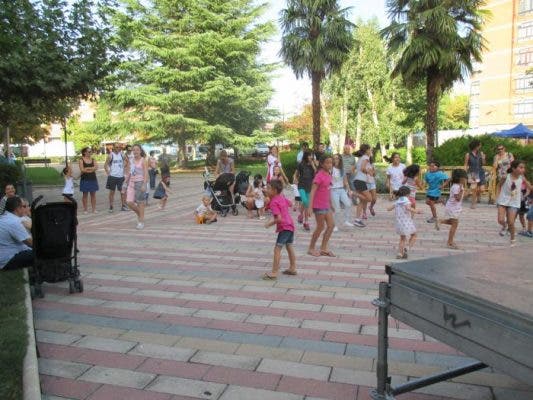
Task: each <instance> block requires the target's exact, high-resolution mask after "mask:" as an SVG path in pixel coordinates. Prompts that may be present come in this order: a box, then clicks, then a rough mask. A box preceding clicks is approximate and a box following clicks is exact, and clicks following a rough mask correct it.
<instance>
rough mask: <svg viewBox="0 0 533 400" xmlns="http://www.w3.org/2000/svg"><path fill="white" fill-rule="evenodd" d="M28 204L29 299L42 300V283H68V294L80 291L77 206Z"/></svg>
mask: <svg viewBox="0 0 533 400" xmlns="http://www.w3.org/2000/svg"><path fill="white" fill-rule="evenodd" d="M42 199H43V196H39V197H38V198H36V199H35V200H34V201H33V203H32V205H31V216H32V228H31V233H32V237H33V253H34V263H33V269H30V287H31V294H32V297H35V296H37V297H43V296H44V294H43V290H42V287H41V284H42V283H43V282H61V281H68V283H69V293H74V292H80V293H81V292H83V281H82V280H81V279H80V271H79V269H78V255H77V253H78V248H77V225H78V220H77V217H76V214H77V208H78V206H77V204H76V201H75V200H74V199H72V200H71V202H55V203H41V200H42Z"/></svg>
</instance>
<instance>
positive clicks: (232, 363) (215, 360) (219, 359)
mask: <svg viewBox="0 0 533 400" xmlns="http://www.w3.org/2000/svg"><path fill="white" fill-rule="evenodd" d="M260 361H261V359H260V358H258V357H248V356H240V355H232V354H223V353H214V352H210V351H198V352H197V353H196V354H195V355H194V357H193V358H191V362H194V363H199V364H210V365H220V366H224V367H231V368H239V369H247V370H251V371H253V370H255V368H256V367H257V365H258V364H259V362H260Z"/></svg>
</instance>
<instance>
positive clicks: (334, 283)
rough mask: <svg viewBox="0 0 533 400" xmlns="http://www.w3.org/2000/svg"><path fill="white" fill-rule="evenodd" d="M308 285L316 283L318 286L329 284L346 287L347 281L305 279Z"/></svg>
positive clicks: (330, 285)
mask: <svg viewBox="0 0 533 400" xmlns="http://www.w3.org/2000/svg"><path fill="white" fill-rule="evenodd" d="M303 283H304V284H306V285H316V286H326V287H327V286H329V287H346V282H341V281H330V280H327V279H304V281H303Z"/></svg>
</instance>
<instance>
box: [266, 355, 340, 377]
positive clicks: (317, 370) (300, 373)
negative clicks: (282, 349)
mask: <svg viewBox="0 0 533 400" xmlns="http://www.w3.org/2000/svg"><path fill="white" fill-rule="evenodd" d="M257 371H259V372H268V373H271V374H280V373H282V374H283V375H288V376H295V377H297V378H304V379H316V380H319V381H327V380H328V379H329V375H330V373H331V368H329V367H324V366H319V365H310V364H302V363H296V362H290V361H281V360H271V359H267V358H265V359H263V360H262V361H261V364H259V367H257Z"/></svg>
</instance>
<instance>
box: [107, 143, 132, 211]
mask: <svg viewBox="0 0 533 400" xmlns="http://www.w3.org/2000/svg"><path fill="white" fill-rule="evenodd" d="M127 166H128V158H127V157H126V156H125V155H124V154H122V151H121V150H120V143H115V144H114V145H113V151H111V152H110V153H109V155H108V156H107V159H106V161H105V165H104V169H105V172H106V173H107V182H106V188H107V189H108V190H109V212H110V213H112V212H113V203H114V201H115V190H118V192H119V193H120V195H121V200H122V204H121V210H122V211H127V207H126V194H125V193H123V190H122V185H124V170H125V168H127Z"/></svg>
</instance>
